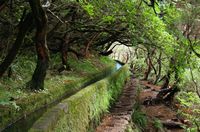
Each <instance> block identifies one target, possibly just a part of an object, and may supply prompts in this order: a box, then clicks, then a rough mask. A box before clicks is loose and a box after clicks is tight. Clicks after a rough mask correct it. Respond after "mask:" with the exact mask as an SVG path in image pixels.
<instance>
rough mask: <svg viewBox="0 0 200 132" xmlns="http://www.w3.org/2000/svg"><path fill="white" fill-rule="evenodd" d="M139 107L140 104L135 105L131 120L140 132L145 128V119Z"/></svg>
mask: <svg viewBox="0 0 200 132" xmlns="http://www.w3.org/2000/svg"><path fill="white" fill-rule="evenodd" d="M140 107H141V106H140V104H135V106H134V111H133V115H132V120H133V122H134V123H135V124H136V125H137V126H138V127H139V128H140V130H143V129H144V128H145V127H146V126H147V117H146V115H145V113H143V112H142V111H141V108H140Z"/></svg>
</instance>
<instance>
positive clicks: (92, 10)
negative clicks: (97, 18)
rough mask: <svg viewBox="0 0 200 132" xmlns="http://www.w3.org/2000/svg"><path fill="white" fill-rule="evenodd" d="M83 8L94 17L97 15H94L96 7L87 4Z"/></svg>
mask: <svg viewBox="0 0 200 132" xmlns="http://www.w3.org/2000/svg"><path fill="white" fill-rule="evenodd" d="M83 8H84V9H85V11H86V12H87V13H88V14H89V15H90V16H91V17H92V16H94V15H95V13H94V6H93V5H92V4H89V3H87V4H86V5H83Z"/></svg>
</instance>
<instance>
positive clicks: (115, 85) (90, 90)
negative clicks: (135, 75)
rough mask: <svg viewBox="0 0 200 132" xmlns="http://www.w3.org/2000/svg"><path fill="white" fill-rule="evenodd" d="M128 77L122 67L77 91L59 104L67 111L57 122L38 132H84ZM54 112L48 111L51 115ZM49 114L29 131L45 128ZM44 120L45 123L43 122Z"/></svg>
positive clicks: (102, 111) (97, 117)
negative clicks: (48, 130)
mask: <svg viewBox="0 0 200 132" xmlns="http://www.w3.org/2000/svg"><path fill="white" fill-rule="evenodd" d="M128 75H129V71H128V68H127V67H123V68H122V69H120V70H119V71H118V72H116V73H113V74H112V75H111V76H109V77H107V78H105V79H103V80H100V81H98V82H96V83H94V84H92V85H89V86H88V87H87V88H85V89H83V90H81V91H79V92H78V93H77V94H75V95H73V96H71V97H70V98H68V99H65V100H63V101H62V102H61V103H63V104H66V105H67V106H68V110H67V111H66V112H64V113H63V115H60V117H58V118H59V119H58V122H54V123H53V125H55V126H54V127H52V126H48V127H44V129H45V130H44V129H42V130H40V131H46V129H47V128H49V127H51V128H54V130H52V131H58V132H66V131H72V132H86V131H88V129H91V127H89V124H90V122H91V121H95V122H98V121H99V120H100V115H101V114H102V113H104V112H106V111H107V110H108V108H109V106H110V104H111V103H113V102H114V100H115V99H116V98H117V97H118V96H119V94H120V93H121V90H122V87H123V85H124V83H125V80H126V79H127V77H128ZM52 111H54V110H50V111H49V112H50V113H51V112H52ZM49 112H47V113H45V115H44V116H43V117H42V118H40V120H39V121H38V122H36V124H35V125H34V126H33V128H32V129H31V131H35V130H37V129H38V127H37V126H45V125H46V122H47V120H49V118H50V117H49V114H48V113H49ZM45 120H46V121H45Z"/></svg>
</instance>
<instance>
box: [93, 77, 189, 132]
mask: <svg viewBox="0 0 200 132" xmlns="http://www.w3.org/2000/svg"><path fill="white" fill-rule="evenodd" d="M138 87H139V88H141V89H140V90H139V91H140V92H139V93H138V92H137V91H138ZM159 90H160V87H159V86H156V85H152V84H149V83H148V82H147V81H139V80H136V79H131V80H130V81H129V82H127V83H126V85H125V87H124V90H123V92H122V95H121V96H120V98H119V100H118V101H117V102H116V103H115V104H114V106H113V107H112V108H111V110H110V113H109V114H107V115H105V116H104V117H103V118H102V121H101V123H100V125H99V126H98V127H97V128H96V132H124V131H127V126H128V125H130V122H131V120H132V114H133V112H134V110H133V109H134V106H135V104H136V103H139V105H140V111H141V113H143V114H144V115H145V119H146V120H147V124H146V127H145V126H140V128H141V129H142V131H144V132H184V129H183V128H182V125H187V123H188V122H184V123H183V121H187V120H184V119H182V118H180V117H178V115H177V113H176V110H175V109H174V108H172V106H171V105H169V106H168V105H167V104H164V103H159V104H156V103H155V104H144V102H145V101H147V100H151V99H154V98H156V95H157V94H158V91H159ZM141 124H142V123H141ZM129 131H130V130H129ZM132 131H136V130H133V129H132Z"/></svg>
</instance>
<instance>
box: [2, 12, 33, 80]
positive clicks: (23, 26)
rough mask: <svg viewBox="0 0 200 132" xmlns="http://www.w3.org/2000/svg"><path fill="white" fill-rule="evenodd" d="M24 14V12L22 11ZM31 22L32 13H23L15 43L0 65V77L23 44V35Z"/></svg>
mask: <svg viewBox="0 0 200 132" xmlns="http://www.w3.org/2000/svg"><path fill="white" fill-rule="evenodd" d="M24 14H25V13H24ZM32 23H33V18H32V14H31V13H29V14H27V15H26V16H25V18H24V15H23V17H22V19H21V21H20V23H19V32H18V34H17V38H16V40H15V43H14V44H13V46H12V48H11V49H10V51H9V53H8V55H7V56H6V58H5V59H4V61H3V62H2V63H1V65H0V77H2V76H3V74H4V73H5V71H6V70H7V69H8V67H9V66H10V65H11V63H12V62H13V60H14V59H15V57H16V55H17V53H18V51H19V49H20V47H21V45H22V44H23V40H24V37H25V35H26V33H27V32H28V31H29V29H30V28H31V26H32Z"/></svg>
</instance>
